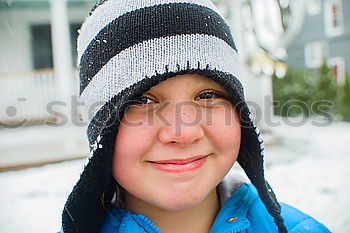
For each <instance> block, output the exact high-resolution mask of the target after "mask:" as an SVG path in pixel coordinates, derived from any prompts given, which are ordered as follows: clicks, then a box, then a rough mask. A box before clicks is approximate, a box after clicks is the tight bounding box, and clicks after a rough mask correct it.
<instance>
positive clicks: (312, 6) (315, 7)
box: [306, 0, 322, 15]
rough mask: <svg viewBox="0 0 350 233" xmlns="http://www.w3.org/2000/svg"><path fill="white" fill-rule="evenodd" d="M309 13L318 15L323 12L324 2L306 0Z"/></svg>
mask: <svg viewBox="0 0 350 233" xmlns="http://www.w3.org/2000/svg"><path fill="white" fill-rule="evenodd" d="M306 4H307V5H306V6H307V13H308V14H309V15H317V14H319V13H321V9H322V2H321V0H308V1H306Z"/></svg>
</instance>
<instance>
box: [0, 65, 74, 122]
mask: <svg viewBox="0 0 350 233" xmlns="http://www.w3.org/2000/svg"><path fill="white" fill-rule="evenodd" d="M74 75H76V71H74ZM75 77H76V76H75ZM77 82H78V78H72V82H71V85H72V86H73V87H74V88H77ZM56 88H57V85H55V77H54V72H53V70H51V69H50V70H42V71H37V72H32V73H24V74H9V75H0V93H1V101H0V128H1V127H4V126H5V127H6V126H9V127H11V126H12V125H13V126H15V125H16V124H20V123H21V122H24V121H25V122H26V123H28V124H31V123H42V122H44V121H46V120H54V119H55V118H56V116H54V115H52V114H50V113H49V112H48V111H47V109H46V107H47V105H48V104H49V103H50V102H52V101H55V100H57V98H56V97H57V96H56Z"/></svg>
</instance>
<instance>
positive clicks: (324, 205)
mask: <svg viewBox="0 0 350 233" xmlns="http://www.w3.org/2000/svg"><path fill="white" fill-rule="evenodd" d="M280 121H281V119H280ZM271 131H272V132H273V135H275V136H276V137H277V139H278V143H276V144H275V145H270V146H267V147H266V149H265V154H266V177H267V179H268V181H269V183H270V184H271V186H272V187H273V189H274V191H275V193H276V195H277V197H278V199H279V200H280V201H282V202H285V203H288V204H291V205H293V206H295V207H297V208H298V209H300V210H302V211H304V212H306V213H308V214H310V215H311V216H313V217H314V218H316V219H317V220H319V221H320V222H322V223H324V224H325V225H326V226H327V227H328V228H330V229H331V231H332V232H339V233H347V232H350V210H349V207H350V200H349V197H350V181H349V177H350V169H349V166H350V124H349V123H341V122H340V123H333V124H331V125H330V126H327V127H318V126H314V125H312V124H311V121H309V122H308V123H306V124H304V125H303V126H298V127H293V126H288V125H287V124H282V125H281V126H278V127H273V128H271ZM84 162H85V161H84V160H76V161H69V162H63V163H58V164H50V165H45V166H42V167H37V168H29V169H25V170H19V171H10V172H3V173H0V185H1V192H0V206H1V213H0V232H6V233H7V232H11V233H12V232H21V233H22V232H27V233H34V232H35V233H41V232H45V233H46V232H55V231H57V230H59V228H60V215H61V212H62V208H63V205H64V202H65V200H66V198H67V196H68V194H69V192H70V190H71V189H72V187H73V185H74V183H75V182H76V180H77V178H78V176H79V174H80V172H81V170H82V167H83V164H84Z"/></svg>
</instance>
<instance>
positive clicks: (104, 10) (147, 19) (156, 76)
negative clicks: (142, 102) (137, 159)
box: [62, 0, 286, 233]
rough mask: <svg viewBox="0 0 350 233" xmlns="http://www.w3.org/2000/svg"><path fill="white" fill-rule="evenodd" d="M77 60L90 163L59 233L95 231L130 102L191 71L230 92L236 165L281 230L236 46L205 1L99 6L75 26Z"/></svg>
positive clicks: (110, 1)
mask: <svg viewBox="0 0 350 233" xmlns="http://www.w3.org/2000/svg"><path fill="white" fill-rule="evenodd" d="M77 61H78V63H77V65H78V68H79V76H80V100H81V101H83V102H84V103H85V108H84V109H82V110H81V114H82V117H83V120H84V121H86V122H88V123H89V124H88V127H87V136H88V140H89V145H90V158H89V161H88V163H87V164H86V166H85V168H84V171H83V172H82V174H81V176H80V179H79V180H78V182H77V184H76V185H75V186H74V188H73V190H72V192H71V194H70V195H69V197H68V199H67V202H66V204H65V207H64V210H63V213H62V228H63V231H64V232H65V233H70V232H83V233H89V232H98V231H99V230H98V229H99V225H100V224H101V222H102V220H103V217H104V215H105V213H106V211H108V208H109V206H110V203H111V201H112V198H113V196H115V195H114V194H115V189H116V188H115V187H116V185H117V184H116V181H115V180H114V179H113V177H112V156H113V151H114V142H115V138H116V135H117V131H118V126H119V124H120V120H121V118H122V116H123V114H124V112H125V111H126V109H127V107H128V106H129V105H130V104H131V103H132V100H137V99H138V98H139V97H141V95H142V94H143V93H144V92H146V91H148V90H149V89H150V88H151V87H153V86H155V85H157V84H158V83H159V82H161V81H164V80H166V79H168V78H171V77H174V76H176V75H179V74H189V73H196V74H200V75H203V76H205V77H207V78H210V79H212V80H214V81H216V82H217V83H219V84H220V85H221V86H223V87H224V88H225V89H226V90H227V91H228V93H229V96H230V101H231V102H232V103H233V104H234V105H235V107H236V109H237V110H238V112H239V113H240V120H241V147H240V151H239V155H238V159H237V160H238V163H239V164H240V165H241V167H242V168H243V169H244V171H245V173H246V174H247V176H248V177H249V179H250V180H251V182H252V183H253V184H254V185H255V186H256V188H257V190H258V193H259V195H260V197H261V199H262V201H263V203H264V204H265V206H266V208H267V210H268V212H269V213H270V214H271V215H272V216H273V217H274V220H275V223H276V225H277V226H278V229H279V232H286V228H285V226H284V224H283V219H282V217H281V216H280V205H279V204H278V202H277V200H276V198H275V195H274V193H273V192H272V190H271V188H270V186H269V185H268V183H267V182H266V181H265V178H264V169H263V146H262V144H263V141H262V139H261V137H260V133H259V132H258V129H257V128H256V127H255V126H254V124H253V121H252V117H251V116H252V115H251V113H250V111H249V109H248V106H247V104H246V102H245V100H244V94H243V88H242V85H241V82H240V81H239V80H238V77H237V76H238V75H237V71H238V62H237V49H236V45H235V43H234V41H233V38H232V35H231V31H230V29H229V27H228V25H227V24H226V22H225V20H224V19H223V17H222V16H221V15H220V13H219V12H218V11H217V9H216V8H215V6H214V5H213V4H212V3H211V2H210V1H208V0H107V1H106V0H105V1H99V2H98V3H96V5H95V6H94V8H93V9H92V11H91V12H90V14H89V16H88V17H87V18H86V20H85V22H84V23H83V25H82V27H81V29H80V32H79V37H78V60H77Z"/></svg>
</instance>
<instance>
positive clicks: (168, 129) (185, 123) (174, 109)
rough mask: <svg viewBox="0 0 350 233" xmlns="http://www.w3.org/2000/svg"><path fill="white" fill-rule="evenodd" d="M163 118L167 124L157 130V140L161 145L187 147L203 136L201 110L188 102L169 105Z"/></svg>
mask: <svg viewBox="0 0 350 233" xmlns="http://www.w3.org/2000/svg"><path fill="white" fill-rule="evenodd" d="M163 117H164V118H163V119H164V120H166V122H167V124H161V126H160V129H159V140H160V142H161V143H163V144H168V143H177V144H179V145H188V144H192V143H195V142H196V141H198V140H200V139H201V138H203V136H204V131H203V127H202V124H201V122H202V112H201V109H200V108H199V107H198V106H196V105H193V104H191V103H190V102H189V103H187V104H186V103H184V102H182V103H179V102H178V103H175V104H174V103H172V104H169V105H168V106H167V107H166V108H165V110H164V111H163Z"/></svg>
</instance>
